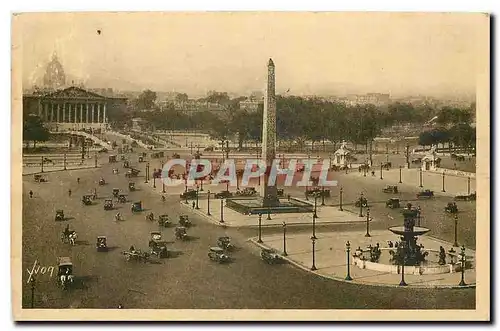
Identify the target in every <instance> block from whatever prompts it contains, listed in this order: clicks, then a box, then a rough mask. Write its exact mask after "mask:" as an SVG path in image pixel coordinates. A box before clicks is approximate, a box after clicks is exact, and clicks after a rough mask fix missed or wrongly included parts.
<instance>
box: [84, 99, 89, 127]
mask: <svg viewBox="0 0 500 331" xmlns="http://www.w3.org/2000/svg"><path fill="white" fill-rule="evenodd" d="M88 122H89V104H88V103H85V123H88Z"/></svg>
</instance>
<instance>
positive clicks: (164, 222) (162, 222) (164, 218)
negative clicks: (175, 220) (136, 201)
mask: <svg viewBox="0 0 500 331" xmlns="http://www.w3.org/2000/svg"><path fill="white" fill-rule="evenodd" d="M171 224H172V222H170V220H169V218H168V215H167V214H164V215H160V216H158V225H159V226H163V227H165V228H166V227H169V226H170V225H171Z"/></svg>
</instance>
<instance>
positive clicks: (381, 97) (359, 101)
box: [346, 93, 391, 106]
mask: <svg viewBox="0 0 500 331" xmlns="http://www.w3.org/2000/svg"><path fill="white" fill-rule="evenodd" d="M346 101H347V104H349V105H351V106H355V105H369V104H371V105H375V106H384V105H388V104H389V103H390V102H391V96H390V95H389V94H383V93H367V94H352V95H349V96H347V98H346Z"/></svg>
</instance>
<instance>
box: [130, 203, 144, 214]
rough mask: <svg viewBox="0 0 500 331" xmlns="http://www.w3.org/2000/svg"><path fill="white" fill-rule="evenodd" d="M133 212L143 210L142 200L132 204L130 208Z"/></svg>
mask: <svg viewBox="0 0 500 331" xmlns="http://www.w3.org/2000/svg"><path fill="white" fill-rule="evenodd" d="M130 209H131V211H132V212H140V211H142V201H136V202H134V203H133V204H132V207H131V208H130Z"/></svg>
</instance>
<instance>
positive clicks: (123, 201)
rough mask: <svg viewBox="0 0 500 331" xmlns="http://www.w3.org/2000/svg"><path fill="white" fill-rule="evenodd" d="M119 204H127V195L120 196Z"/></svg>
mask: <svg viewBox="0 0 500 331" xmlns="http://www.w3.org/2000/svg"><path fill="white" fill-rule="evenodd" d="M118 202H119V203H126V202H127V195H126V194H119V195H118Z"/></svg>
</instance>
